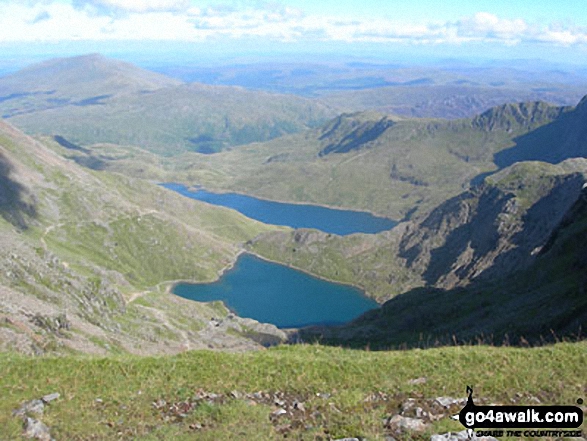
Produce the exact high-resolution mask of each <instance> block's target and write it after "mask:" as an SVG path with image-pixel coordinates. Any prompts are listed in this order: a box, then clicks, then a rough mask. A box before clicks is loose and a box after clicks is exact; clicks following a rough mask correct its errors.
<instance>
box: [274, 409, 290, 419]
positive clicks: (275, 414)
mask: <svg viewBox="0 0 587 441" xmlns="http://www.w3.org/2000/svg"><path fill="white" fill-rule="evenodd" d="M286 413H287V410H285V409H277V410H274V411H273V412H271V416H272V417H279V416H281V415H285V414H286Z"/></svg>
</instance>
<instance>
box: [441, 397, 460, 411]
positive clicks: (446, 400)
mask: <svg viewBox="0 0 587 441" xmlns="http://www.w3.org/2000/svg"><path fill="white" fill-rule="evenodd" d="M435 401H436V402H437V403H438V404H440V405H441V406H442V407H446V408H447V409H448V408H449V407H451V406H456V405H457V404H458V405H464V404H465V403H466V402H467V399H466V398H453V397H438V398H436V400H435Z"/></svg>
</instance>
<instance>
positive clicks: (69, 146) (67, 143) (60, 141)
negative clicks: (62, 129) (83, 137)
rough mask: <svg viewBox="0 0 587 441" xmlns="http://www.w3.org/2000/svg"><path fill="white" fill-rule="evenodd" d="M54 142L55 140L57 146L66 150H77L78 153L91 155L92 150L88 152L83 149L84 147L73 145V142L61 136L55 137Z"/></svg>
mask: <svg viewBox="0 0 587 441" xmlns="http://www.w3.org/2000/svg"><path fill="white" fill-rule="evenodd" d="M53 140H55V142H56V143H57V144H59V145H60V146H61V147H64V148H66V149H68V150H76V151H78V152H83V153H86V154H90V153H91V152H90V150H88V149H85V148H83V147H82V146H80V145H77V144H74V143H73V142H71V141H68V140H67V139H65V138H64V137H63V136H60V135H55V136H54V137H53Z"/></svg>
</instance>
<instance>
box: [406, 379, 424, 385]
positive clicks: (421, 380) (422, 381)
mask: <svg viewBox="0 0 587 441" xmlns="http://www.w3.org/2000/svg"><path fill="white" fill-rule="evenodd" d="M427 381H428V379H427V378H426V377H420V378H413V379H411V380H408V384H411V385H413V386H415V385H417V384H426V382H427Z"/></svg>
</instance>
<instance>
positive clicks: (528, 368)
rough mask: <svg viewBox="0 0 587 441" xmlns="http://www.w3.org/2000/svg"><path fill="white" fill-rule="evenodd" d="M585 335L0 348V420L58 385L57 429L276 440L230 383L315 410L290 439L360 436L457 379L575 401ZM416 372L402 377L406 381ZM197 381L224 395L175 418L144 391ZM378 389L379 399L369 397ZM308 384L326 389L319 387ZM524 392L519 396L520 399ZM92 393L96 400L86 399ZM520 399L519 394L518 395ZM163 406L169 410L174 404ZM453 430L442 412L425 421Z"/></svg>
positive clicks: (188, 391)
mask: <svg viewBox="0 0 587 441" xmlns="http://www.w3.org/2000/svg"><path fill="white" fill-rule="evenodd" d="M586 349H587V346H586V344H585V343H576V344H570V343H563V344H557V345H555V346H550V347H542V348H534V349H519V348H518V349H515V348H499V349H498V348H493V347H451V348H440V349H430V350H424V351H423V350H413V351H397V352H366V351H358V350H345V349H339V348H327V347H322V346H316V345H312V346H293V347H278V348H275V349H271V350H268V351H262V352H255V353H245V354H227V353H219V352H209V351H195V352H187V353H183V354H180V355H177V356H172V357H156V358H153V357H145V358H136V357H128V356H124V357H108V358H91V357H60V358H49V357H47V358H25V357H22V356H15V355H10V354H2V355H0V372H2V376H1V377H0V391H1V393H2V396H3V399H2V401H1V402H0V426H2V427H4V428H5V429H4V436H6V437H7V438H8V439H16V438H18V436H19V434H20V433H21V422H20V421H19V420H18V419H17V418H14V417H12V416H11V415H10V412H11V411H12V410H13V409H15V408H17V407H18V406H19V405H20V404H21V403H22V402H23V401H26V400H30V399H34V398H38V397H40V396H42V395H43V394H46V393H51V392H59V393H60V394H61V398H60V399H59V400H57V401H56V402H54V403H52V404H50V405H49V406H48V408H47V409H46V412H45V414H44V416H43V417H42V418H41V419H42V420H43V421H44V422H45V423H46V424H48V425H49V427H51V428H52V435H53V436H54V437H55V438H56V439H72V440H73V439H104V440H108V439H190V436H192V437H193V436H195V435H194V429H190V427H189V426H190V425H191V424H195V423H200V424H202V426H203V428H202V429H199V430H198V434H197V439H251V438H250V437H252V439H281V438H282V436H280V435H279V434H278V433H277V432H276V425H272V423H271V422H270V421H269V415H270V413H271V411H272V410H273V409H274V408H273V407H271V406H267V405H265V404H258V405H256V406H252V405H250V404H247V400H246V399H245V398H238V399H237V398H233V397H231V396H230V395H229V393H230V392H231V391H233V390H236V391H239V393H241V394H243V393H254V392H257V391H267V392H278V391H281V392H284V393H285V394H287V395H290V396H295V397H298V398H299V399H300V400H301V401H303V402H304V403H305V406H306V408H307V409H309V410H310V411H318V412H320V413H321V417H320V418H318V419H316V420H313V426H314V427H312V428H304V427H300V428H298V429H295V430H294V431H293V432H292V433H291V434H290V435H291V436H290V437H291V438H294V439H297V438H298V439H330V437H332V438H336V437H344V436H365V437H367V438H368V439H383V435H384V429H383V427H382V423H381V420H382V418H384V417H386V416H389V415H392V414H394V413H396V412H397V407H396V406H398V405H399V404H401V402H402V401H403V400H405V399H407V398H408V397H415V398H418V397H422V398H430V399H433V398H435V397H437V396H455V397H463V396H464V395H465V386H466V385H473V387H474V389H475V395H476V397H478V399H479V400H484V401H485V402H497V403H511V402H512V400H519V401H520V402H522V404H523V401H524V400H528V399H529V398H530V396H534V397H538V398H539V399H540V400H541V402H542V403H544V404H549V403H550V404H574V403H575V401H576V400H577V398H580V397H584V396H585V393H587V390H586V388H585V383H584V378H585V372H586V371H585V366H586V363H587V351H586ZM418 377H426V378H427V382H426V383H425V384H420V385H410V384H409V383H408V380H410V379H413V378H418ZM198 390H204V391H206V392H213V393H216V394H224V395H226V397H225V399H223V400H220V401H215V402H213V403H211V404H200V405H199V406H196V408H195V409H193V410H191V411H190V412H188V414H187V415H186V417H185V418H184V419H180V420H177V419H175V418H168V419H167V420H166V418H165V417H166V416H168V417H169V414H168V413H167V412H166V410H165V409H166V408H162V409H156V408H155V407H154V406H153V402H154V401H157V400H160V399H163V400H165V401H166V402H167V403H176V402H180V401H182V400H186V399H190V397H193V396H194V395H195V394H196V392H197V391H198ZM374 392H382V393H385V394H387V395H388V396H389V397H390V398H389V399H388V400H387V401H384V402H383V401H382V402H375V403H368V402H366V401H365V399H366V398H367V396H368V395H369V394H371V393H374ZM318 393H328V394H331V397H329V398H326V399H325V398H321V397H317V395H316V394H318ZM520 397H522V398H520ZM98 398H99V399H101V400H102V402H101V403H100V402H97V401H96V399H98ZM527 404H529V403H527ZM172 416H173V415H172ZM447 428H452V430H461V428H459V425H458V424H456V423H453V422H451V421H449V420H446V419H445V420H441V421H440V422H437V423H435V425H434V426H433V427H432V428H431V431H435V430H448V429H447Z"/></svg>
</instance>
